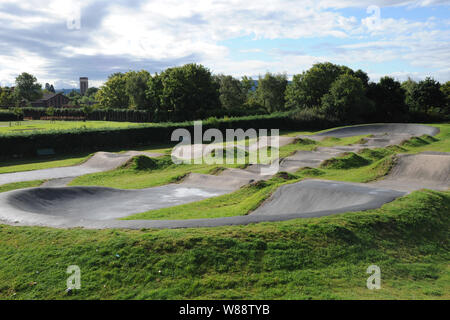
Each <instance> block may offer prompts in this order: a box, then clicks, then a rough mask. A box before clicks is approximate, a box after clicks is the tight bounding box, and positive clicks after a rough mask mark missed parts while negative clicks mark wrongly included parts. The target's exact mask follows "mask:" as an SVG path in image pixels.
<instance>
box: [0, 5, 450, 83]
mask: <svg viewBox="0 0 450 320" xmlns="http://www.w3.org/2000/svg"><path fill="white" fill-rule="evenodd" d="M321 61H331V62H333V63H337V64H345V65H348V66H350V67H352V68H354V69H358V68H360V69H363V70H365V71H366V72H368V73H369V75H370V77H371V79H372V80H374V81H376V80H377V79H378V78H379V77H380V76H383V75H391V76H394V77H395V78H397V79H399V80H403V79H405V78H407V77H408V76H410V77H412V78H415V79H421V78H424V77H425V76H432V77H434V78H435V79H437V80H439V81H448V80H450V0H447V1H446V0H415V1H407V0H370V1H366V0H316V1H309V0H269V1H266V0H255V1H253V0H242V1H241V0H217V1H206V0H184V1H180V0H154V1H153V0H82V1H79V0H47V1H42V0H39V1H38V0H21V1H16V0H0V85H2V86H4V85H11V84H12V83H13V82H14V79H15V77H16V76H17V75H18V74H19V73H21V72H24V71H26V72H30V73H32V74H34V75H35V76H36V77H37V78H38V80H39V82H41V83H45V82H49V83H53V84H55V87H56V88H70V87H75V86H78V84H77V82H78V80H77V79H78V78H79V77H80V76H87V77H89V79H90V85H91V86H92V85H97V86H98V85H101V83H102V82H103V81H104V80H105V79H106V78H107V76H108V75H109V74H111V73H113V72H117V71H128V70H139V69H146V70H148V71H150V72H152V73H154V72H159V71H161V70H163V69H165V68H167V67H171V66H178V65H182V64H185V63H190V62H196V63H202V64H204V65H206V66H207V67H209V68H210V69H211V70H212V71H213V72H214V73H225V74H232V75H234V76H236V77H240V76H242V75H250V76H258V75H259V74H263V73H265V72H266V71H271V72H286V73H287V74H288V76H292V74H296V73H300V72H302V71H303V70H305V69H308V68H309V67H311V65H312V64H313V63H316V62H321Z"/></svg>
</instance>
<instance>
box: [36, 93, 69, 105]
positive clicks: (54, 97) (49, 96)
mask: <svg viewBox="0 0 450 320" xmlns="http://www.w3.org/2000/svg"><path fill="white" fill-rule="evenodd" d="M69 102H70V99H69V98H68V97H66V96H65V95H63V94H62V93H44V96H43V97H42V98H41V99H39V100H36V101H33V102H31V106H32V107H35V108H50V107H53V108H62V107H63V106H65V105H67V104H68V103H69Z"/></svg>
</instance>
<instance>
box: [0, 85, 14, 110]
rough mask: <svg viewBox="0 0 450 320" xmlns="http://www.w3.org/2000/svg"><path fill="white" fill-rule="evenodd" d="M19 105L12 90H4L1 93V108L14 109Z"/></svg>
mask: <svg viewBox="0 0 450 320" xmlns="http://www.w3.org/2000/svg"><path fill="white" fill-rule="evenodd" d="M16 104H17V96H16V95H15V94H14V93H13V92H12V90H10V89H9V88H7V89H2V90H1V93H0V106H2V107H8V108H11V107H14V106H16Z"/></svg>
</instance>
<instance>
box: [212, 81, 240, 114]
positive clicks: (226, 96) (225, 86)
mask: <svg viewBox="0 0 450 320" xmlns="http://www.w3.org/2000/svg"><path fill="white" fill-rule="evenodd" d="M214 81H216V82H217V84H218V86H219V99H220V104H221V106H222V108H225V109H237V108H241V107H242V105H243V104H244V103H245V101H246V100H247V91H246V88H244V86H243V85H242V82H241V81H239V80H238V79H236V78H233V77H232V76H226V75H223V74H219V75H216V76H214Z"/></svg>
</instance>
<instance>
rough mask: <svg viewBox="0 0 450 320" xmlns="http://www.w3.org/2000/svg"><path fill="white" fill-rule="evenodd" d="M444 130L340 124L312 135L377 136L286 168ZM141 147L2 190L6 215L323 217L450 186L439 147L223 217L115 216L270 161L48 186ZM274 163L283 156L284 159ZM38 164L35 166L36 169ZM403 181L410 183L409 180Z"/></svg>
mask: <svg viewBox="0 0 450 320" xmlns="http://www.w3.org/2000/svg"><path fill="white" fill-rule="evenodd" d="M438 132H439V130H438V129H436V128H433V127H429V126H423V125H408V124H379V125H363V126H355V127H346V128H338V129H334V130H331V131H328V132H324V133H320V134H317V135H314V136H308V138H310V139H314V140H320V139H323V138H325V137H349V136H357V135H369V134H370V135H372V136H370V137H369V138H367V139H366V141H365V142H363V144H358V145H352V146H344V147H327V148H323V147H321V148H317V149H316V150H315V151H298V152H297V153H295V154H294V155H292V156H290V157H287V158H285V159H282V160H281V161H280V162H279V165H280V171H289V172H295V171H297V170H298V169H299V168H302V167H305V166H308V167H317V166H319V165H320V163H321V162H322V161H324V160H326V159H329V158H332V157H335V156H337V155H339V154H341V153H343V152H349V151H353V152H357V151H359V150H361V149H362V148H375V147H384V146H388V145H392V144H398V143H400V142H401V141H403V140H405V139H409V138H411V137H412V136H421V135H423V134H429V135H435V134H437V133H438ZM294 141H295V139H294V138H289V139H282V142H280V145H283V144H287V143H292V142H294ZM269 144H271V142H269ZM250 148H255V146H254V145H252V146H250V147H249V148H247V150H249V149H250ZM202 150H203V146H202ZM137 154H141V153H127V154H121V155H117V154H105V153H97V154H96V156H94V157H93V158H91V159H90V160H89V161H87V162H86V163H85V164H84V165H80V166H75V167H66V168H55V170H53V169H47V170H50V171H51V172H52V174H53V176H56V178H58V179H61V180H60V182H59V183H58V182H55V183H54V185H52V184H51V183H50V184H48V185H47V186H48V187H46V188H31V189H24V190H16V191H11V192H7V193H3V194H0V220H2V221H4V222H6V223H11V224H16V225H42V226H51V227H63V228H68V227H85V228H132V229H133V228H134V229H139V228H187V227H215V226H224V225H240V224H248V223H256V222H264V221H281V220H289V219H294V218H302V217H303V218H304V217H320V216H324V215H330V214H336V213H341V212H348V211H360V210H367V209H374V208H378V207H380V206H381V205H383V204H384V203H387V202H390V201H392V200H394V199H395V198H397V197H400V196H402V195H404V194H405V192H404V191H410V190H416V189H420V188H423V187H428V188H432V189H447V188H449V181H448V175H449V167H450V166H449V165H448V164H449V162H448V161H449V160H448V159H449V154H441V153H440V154H436V153H424V154H419V155H414V156H410V155H404V156H403V155H402V156H400V157H399V161H398V163H397V166H396V167H395V168H394V170H392V172H391V174H390V175H389V176H388V177H387V179H386V180H384V181H380V182H376V183H373V184H368V185H363V184H348V183H343V182H336V181H320V180H305V181H302V182H299V183H295V184H292V185H286V186H283V187H281V188H280V189H279V190H277V191H276V192H275V193H274V194H273V196H272V197H271V198H270V199H269V200H268V201H266V202H265V203H264V204H263V205H262V206H261V207H260V208H258V209H257V210H256V211H254V212H253V213H251V214H249V215H247V216H237V217H228V218H219V219H195V220H176V221H173V220H158V221H156V220H155V221H149V220H134V221H120V220H116V218H119V217H124V216H128V215H130V214H133V213H139V212H145V211H147V210H151V209H157V208H163V207H170V206H175V205H178V204H182V203H188V202H193V201H198V200H201V199H205V198H209V197H213V196H218V195H220V194H225V193H228V192H232V191H234V190H237V189H239V188H240V187H242V186H243V185H246V184H248V183H251V182H254V181H257V180H264V179H269V178H270V177H271V176H272V175H271V174H263V172H264V170H265V169H267V168H268V165H251V166H249V167H248V168H247V169H245V170H243V169H227V170H224V171H223V172H221V173H220V174H218V175H202V174H190V175H189V176H188V177H187V178H186V179H185V180H184V181H183V182H182V183H180V184H171V185H167V186H163V187H156V188H149V189H143V190H117V189H108V188H98V187H82V188H81V187H71V188H68V187H66V188H58V187H57V188H49V187H52V186H59V185H61V184H62V183H64V182H65V180H64V179H66V178H67V173H68V172H69V171H70V172H71V174H73V175H76V174H78V173H79V171H75V173H74V172H73V171H71V170H72V169H75V168H78V169H75V170H80V167H84V168H83V169H84V170H87V171H89V170H97V171H93V172H98V171H104V170H105V168H106V167H107V168H108V169H107V170H111V169H114V168H116V167H118V166H120V165H121V164H123V163H125V162H126V161H128V160H129V159H130V158H131V157H133V156H134V155H137ZM150 156H151V155H150ZM153 156H155V155H153ZM105 163H107V165H105ZM427 163H433V165H430V166H428V167H427V166H426V164H427ZM276 164H278V161H277V163H276ZM68 168H69V170H68V171H65V172H66V173H65V175H66V176H64V174H59V175H58V174H57V172H59V170H58V169H61V170H67V169H68ZM47 170H37V171H41V172H42V171H47ZM37 171H36V172H37ZM81 171H83V170H81ZM36 172H29V173H30V174H31V175H33V174H36ZM83 172H85V171H83ZM87 173H91V172H87ZM21 174H22V173H18V174H7V175H8V176H9V177H10V178H9V179H12V180H14V179H15V181H23V180H20V179H23V176H22V177H21ZM38 174H39V173H38ZM38 174H37V175H38ZM41 174H42V173H41ZM82 174H85V173H82ZM15 175H16V176H15ZM2 176H6V175H0V184H2V182H1V181H2V180H1V179H2ZM13 177H14V178H13ZM27 177H28V176H27ZM3 179H5V178H3ZM36 179H42V178H36V175H34V177H33V178H32V179H27V180H36ZM412 180H414V181H415V183H414V184H411V181H412ZM3 181H5V180H3ZM8 181H10V180H8ZM405 185H407V186H408V188H405Z"/></svg>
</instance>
